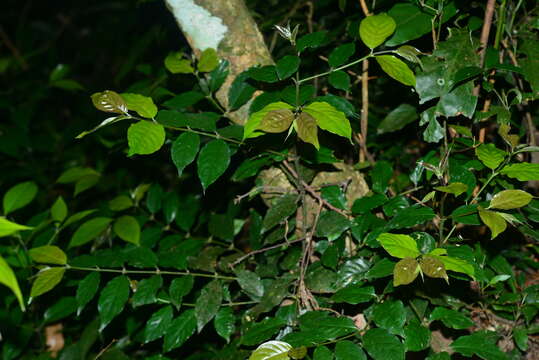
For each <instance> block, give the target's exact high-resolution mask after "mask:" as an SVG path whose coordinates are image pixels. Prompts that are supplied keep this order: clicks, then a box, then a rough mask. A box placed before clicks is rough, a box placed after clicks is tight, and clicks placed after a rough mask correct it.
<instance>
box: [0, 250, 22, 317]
mask: <svg viewBox="0 0 539 360" xmlns="http://www.w3.org/2000/svg"><path fill="white" fill-rule="evenodd" d="M0 284H4V285H5V286H7V287H8V288H10V289H11V291H13V294H15V297H16V298H17V300H18V301H19V306H20V307H21V310H22V311H24V310H25V306H24V300H23V298H22V293H21V289H20V287H19V283H18V282H17V278H16V277H15V274H14V273H13V270H11V267H10V266H9V265H8V263H7V262H6V261H5V260H4V258H3V257H2V256H0Z"/></svg>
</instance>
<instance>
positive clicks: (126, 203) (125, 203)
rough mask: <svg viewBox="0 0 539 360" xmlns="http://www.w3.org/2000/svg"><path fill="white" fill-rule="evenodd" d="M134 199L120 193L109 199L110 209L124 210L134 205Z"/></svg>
mask: <svg viewBox="0 0 539 360" xmlns="http://www.w3.org/2000/svg"><path fill="white" fill-rule="evenodd" d="M133 205H134V204H133V200H131V198H130V197H129V196H127V195H119V196H116V197H115V198H114V199H112V200H111V201H109V209H111V210H112V211H123V210H127V209H129V208H130V207H132V206H133Z"/></svg>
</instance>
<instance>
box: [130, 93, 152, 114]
mask: <svg viewBox="0 0 539 360" xmlns="http://www.w3.org/2000/svg"><path fill="white" fill-rule="evenodd" d="M122 98H123V99H124V100H125V102H126V103H127V108H128V109H129V110H132V111H136V112H137V113H138V114H139V115H140V116H143V117H145V118H150V119H152V118H154V117H155V115H157V106H155V104H154V102H153V100H152V98H151V97H148V96H144V95H140V94H131V93H123V94H122Z"/></svg>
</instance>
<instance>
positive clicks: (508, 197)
mask: <svg viewBox="0 0 539 360" xmlns="http://www.w3.org/2000/svg"><path fill="white" fill-rule="evenodd" d="M532 199H533V195H532V194H530V193H527V192H526V191H523V190H503V191H500V192H499V193H497V194H496V195H494V197H493V198H492V199H491V200H490V206H489V207H488V209H502V210H511V209H518V208H521V207H523V206H526V205H528V204H529V203H530V201H531V200H532Z"/></svg>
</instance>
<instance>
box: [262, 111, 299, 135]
mask: <svg viewBox="0 0 539 360" xmlns="http://www.w3.org/2000/svg"><path fill="white" fill-rule="evenodd" d="M293 120H294V113H293V112H292V111H291V110H289V109H279V110H272V111H269V112H268V113H266V115H264V117H263V118H262V120H261V121H260V123H259V124H258V126H257V127H256V130H262V131H265V132H268V133H274V134H277V133H281V132H283V131H286V130H288V128H289V127H290V125H291V124H292V121H293Z"/></svg>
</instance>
